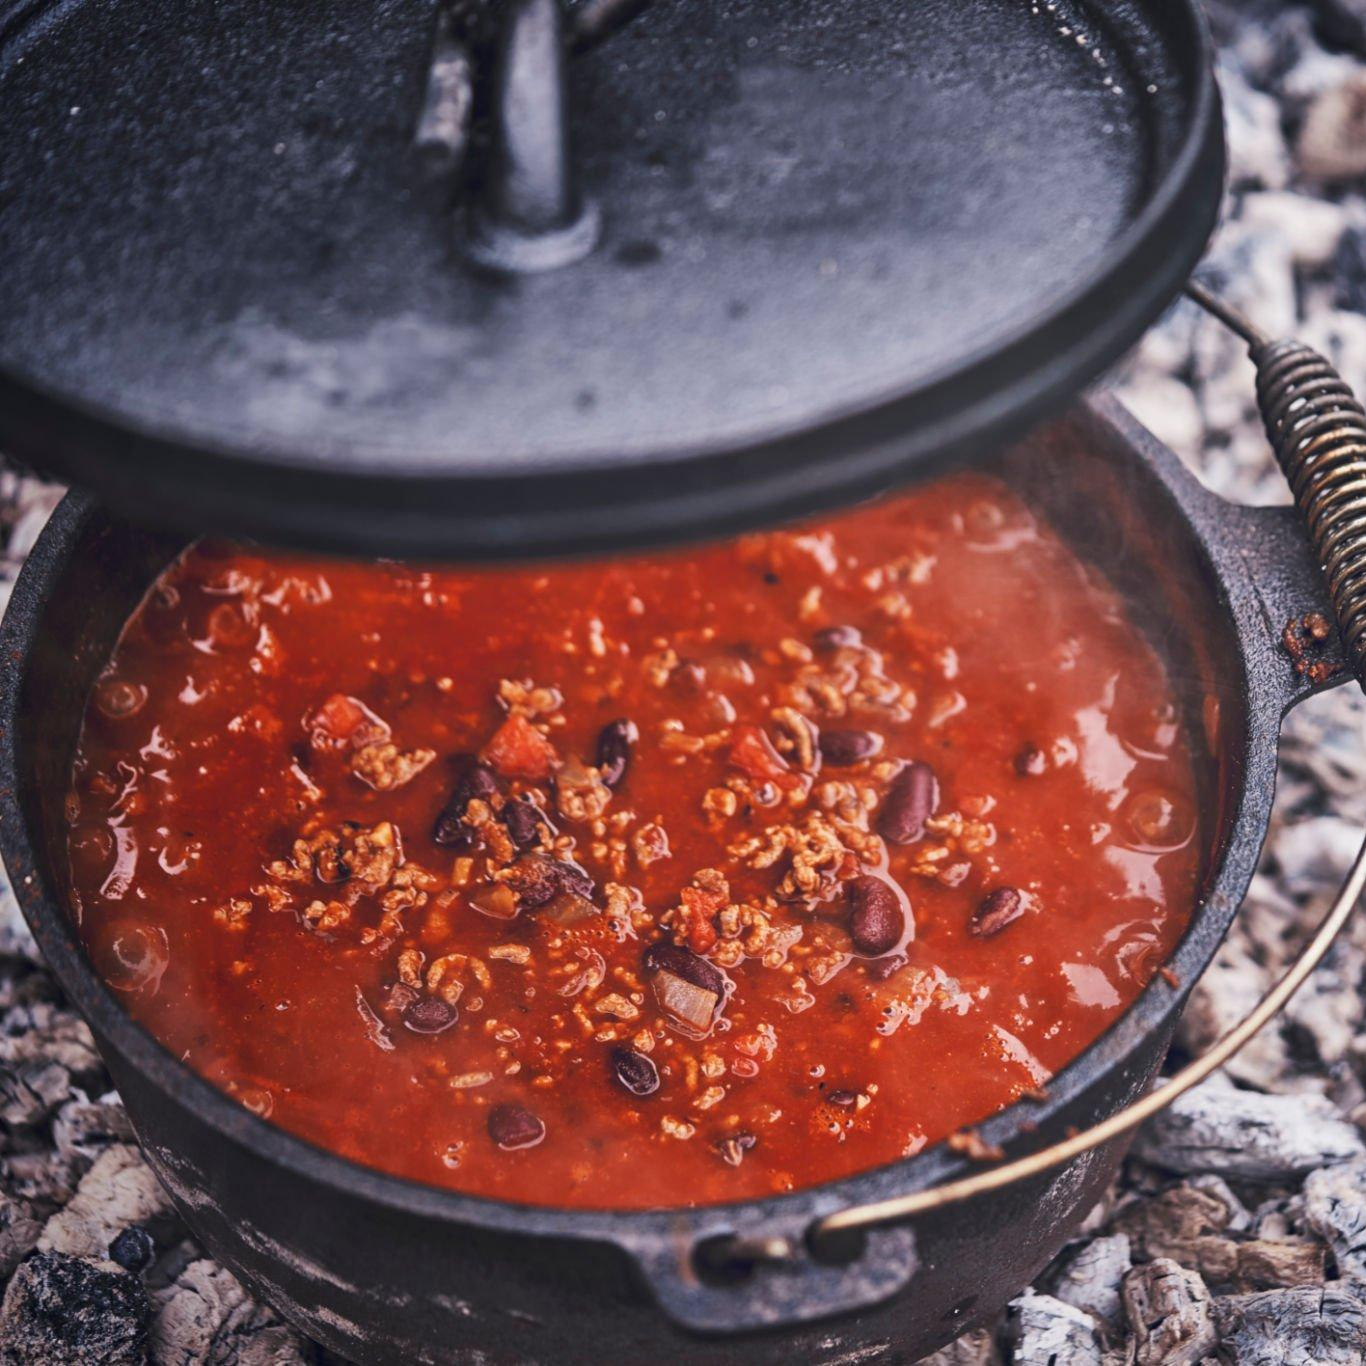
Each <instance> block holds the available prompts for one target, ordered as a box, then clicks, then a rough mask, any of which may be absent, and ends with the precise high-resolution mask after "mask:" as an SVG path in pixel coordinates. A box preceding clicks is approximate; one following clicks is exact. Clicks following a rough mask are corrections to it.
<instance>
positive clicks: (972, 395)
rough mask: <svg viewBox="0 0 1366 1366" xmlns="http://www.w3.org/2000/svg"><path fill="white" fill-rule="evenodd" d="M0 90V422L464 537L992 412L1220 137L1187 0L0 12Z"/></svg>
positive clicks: (912, 451)
mask: <svg viewBox="0 0 1366 1366" xmlns="http://www.w3.org/2000/svg"><path fill="white" fill-rule="evenodd" d="M636 10H642V11H643V12H641V13H639V14H638V15H635V17H633V18H632V19H631V22H630V23H629V24H625V25H624V26H621V21H623V20H624V19H626V18H628V17H631V15H632V14H633V12H634V11H636ZM614 30H615V31H614ZM0 105H3V107H4V108H5V110H6V117H5V119H4V122H3V126H0V261H3V262H4V263H5V266H4V269H3V270H0V441H4V442H7V443H8V444H9V445H10V447H11V449H13V450H15V451H17V452H18V453H20V454H22V455H23V456H24V457H25V458H28V459H30V460H32V461H33V462H34V463H37V464H39V465H41V466H43V467H45V468H48V469H50V470H53V471H55V472H57V473H59V474H61V475H63V476H64V477H67V478H70V479H74V480H77V481H80V482H84V483H87V484H89V485H91V486H92V487H94V488H95V489H96V490H98V491H99V492H100V493H101V494H102V496H104V497H106V498H107V499H109V501H110V502H111V503H113V504H115V505H116V506H117V507H118V508H119V509H120V510H122V511H125V512H128V513H132V514H134V515H138V516H141V517H142V518H143V519H144V520H152V521H158V522H165V523H169V524H175V525H177V526H180V527H184V528H192V529H197V528H207V529H214V530H225V531H231V532H237V533H249V534H255V535H261V536H264V537H267V538H271V539H279V540H285V541H291V542H295V543H299V544H306V545H312V546H314V547H317V548H322V549H333V550H346V551H360V552H376V553H395V552H402V553H406V554H441V555H451V554H455V555H461V556H470V557H480V556H506V555H516V554H525V553H564V552H567V551H579V550H587V549H598V548H606V547H611V546H617V545H627V544H640V543H643V542H646V541H653V540H659V539H667V538H677V537H685V536H694V535H706V534H714V533H716V532H720V531H723V530H731V529H735V528H738V527H741V526H745V525H749V524H753V523H755V522H759V521H765V520H775V519H777V518H780V517H786V516H791V515H795V514H797V513H803V512H808V511H811V510H814V509H817V508H820V507H823V506H828V505H830V504H832V503H836V502H840V501H847V500H849V499H852V498H855V497H859V496H863V495H865V494H867V493H869V492H872V491H874V490H876V489H878V488H881V487H885V486H886V485H887V484H888V483H889V482H892V481H894V480H896V479H897V478H898V477H904V475H905V474H906V473H907V472H908V471H909V470H910V469H911V468H912V467H913V466H918V465H923V464H925V463H926V462H933V461H939V462H943V461H947V460H949V459H953V458H958V457H962V456H963V455H964V454H966V453H969V452H970V451H971V449H972V448H973V447H974V445H975V444H977V443H980V442H982V441H985V440H987V439H994V438H997V437H1000V436H1001V435H1003V434H1005V433H1007V432H1008V431H1010V430H1012V429H1018V428H1019V427H1020V426H1022V425H1023V424H1024V423H1026V422H1027V421H1029V420H1031V419H1033V418H1035V417H1037V416H1038V415H1039V414H1040V413H1041V412H1043V411H1044V410H1045V409H1046V408H1047V407H1048V406H1050V405H1054V404H1057V403H1058V402H1059V401H1061V400H1062V399H1064V398H1066V397H1067V396H1069V395H1071V394H1073V393H1075V392H1076V390H1077V389H1078V388H1079V387H1081V386H1082V385H1084V384H1085V383H1086V382H1087V381H1089V380H1090V379H1092V378H1093V377H1094V376H1095V375H1096V374H1097V373H1098V372H1099V371H1100V370H1101V369H1102V368H1103V367H1104V366H1105V365H1107V364H1108V363H1110V362H1111V361H1113V360H1114V359H1115V358H1116V357H1117V356H1118V355H1119V354H1121V353H1122V351H1123V350H1124V349H1125V348H1126V347H1127V346H1129V345H1130V344H1131V343H1132V342H1133V341H1134V340H1135V339H1136V338H1137V337H1138V336H1139V335H1140V334H1141V332H1142V330H1143V329H1144V328H1145V327H1146V326H1147V325H1148V324H1149V323H1150V322H1151V321H1152V319H1153V318H1154V317H1155V316H1156V315H1157V314H1158V312H1160V310H1161V309H1162V308H1163V307H1164V306H1165V305H1166V304H1167V303H1168V302H1169V301H1170V300H1171V299H1172V298H1173V297H1174V295H1175V293H1176V291H1177V290H1178V289H1179V288H1180V285H1181V283H1182V281H1183V280H1184V278H1185V276H1186V275H1187V273H1188V272H1189V270H1190V268H1191V266H1192V265H1193V264H1194V262H1195V260H1196V259H1197V257H1198V255H1199V254H1200V252H1201V250H1202V249H1203V246H1204V243H1205V241H1206V238H1207V236H1208V233H1209V231H1210V229H1211V227H1212V224H1213V220H1214V216H1215V213H1216V209H1217V202H1218V197H1219V193H1220V185H1221V173H1222V156H1223V144H1222V133H1221V129H1220V126H1219V117H1218V108H1217V96H1216V95H1215V92H1214V86H1213V81H1212V78H1211V74H1210V59H1209V51H1208V44H1207V36H1206V34H1205V31H1204V28H1203V26H1202V24H1201V21H1200V20H1199V18H1198V16H1197V15H1196V13H1195V11H1194V8H1193V0H1181V2H1180V3H1171V2H1170V0H1168V2H1165V3H1163V2H1160V0H1111V3H1106V4H1095V3H1077V2H1075V0H1052V3H1047V2H1046V0H1038V3H1035V4H1031V3H1029V0H918V2H917V3H915V4H909V3H892V2H890V0H839V2H838V3H835V0H712V2H711V3H700V2H699V0H693V2H692V3H682V0H654V3H653V4H649V5H648V6H647V5H644V3H643V0H582V3H580V4H579V6H578V7H577V8H570V9H568V10H567V12H565V13H562V12H561V10H560V9H559V8H558V7H557V6H556V4H555V2H554V0H498V3H496V4H495V3H481V0H450V3H449V4H448V5H446V6H443V7H440V8H437V7H434V6H433V5H432V4H431V3H430V0H429V2H428V3H425V4H424V3H413V0H332V3H329V4H328V5H326V6H315V5H279V4H276V3H274V0H185V3H182V4H177V5H165V4H161V3H155V2H154V0H61V3H57V2H56V0H52V2H51V3H49V0H0Z"/></svg>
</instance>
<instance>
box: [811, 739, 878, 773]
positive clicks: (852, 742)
mask: <svg viewBox="0 0 1366 1366" xmlns="http://www.w3.org/2000/svg"><path fill="white" fill-rule="evenodd" d="M820 747H821V758H822V759H824V760H825V762H826V763H827V764H830V765H832V766H833V767H835V768H848V767H849V766H850V765H851V764H861V763H862V762H863V761H864V760H865V759H871V758H872V757H873V755H875V754H877V753H878V752H879V751H880V750H881V749H882V736H880V735H877V734H874V732H873V731H871V730H823V731H821V735H820Z"/></svg>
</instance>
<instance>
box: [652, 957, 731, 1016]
mask: <svg viewBox="0 0 1366 1366" xmlns="http://www.w3.org/2000/svg"><path fill="white" fill-rule="evenodd" d="M654 988H655V998H656V999H657V1000H658V1001H659V1004H660V1006H661V1007H662V1008H663V1009H664V1010H666V1011H668V1013H669V1014H670V1015H672V1016H673V1017H674V1019H676V1020H679V1021H681V1022H682V1023H683V1024H685V1025H690V1026H691V1027H692V1028H693V1029H700V1030H703V1031H705V1030H708V1029H710V1028H711V1021H712V1016H713V1015H714V1014H715V1013H716V1007H717V1004H718V1003H719V1002H720V1000H721V998H720V997H719V996H718V995H717V994H716V993H715V992H714V991H707V990H706V988H705V987H698V986H694V985H693V984H692V983H691V982H685V981H684V980H683V978H681V977H679V976H677V975H676V974H675V973H672V972H668V971H667V970H663V969H661V970H660V971H659V972H657V973H656V974H655V979H654Z"/></svg>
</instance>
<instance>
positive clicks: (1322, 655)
mask: <svg viewBox="0 0 1366 1366" xmlns="http://www.w3.org/2000/svg"><path fill="white" fill-rule="evenodd" d="M1336 640H1337V632H1336V631H1335V630H1334V629H1333V623H1332V622H1330V621H1329V620H1328V618H1327V617H1325V616H1324V615H1323V613H1322V612H1306V613H1305V614H1304V615H1303V616H1302V617H1291V618H1290V620H1289V621H1287V622H1286V623H1285V626H1284V627H1283V628H1282V630H1281V648H1282V649H1283V650H1284V651H1285V652H1286V654H1287V655H1289V656H1290V663H1291V665H1292V666H1293V667H1294V670H1295V672H1296V673H1297V674H1298V675H1299V676H1300V677H1301V678H1307V679H1308V680H1309V682H1311V683H1313V684H1315V685H1318V684H1323V683H1327V682H1329V681H1330V680H1332V679H1333V678H1334V677H1336V676H1337V675H1338V674H1340V673H1341V672H1342V671H1343V668H1344V665H1343V663H1342V660H1341V659H1338V658H1336V656H1335V654H1334V653H1333V646H1334V644H1335V642H1336Z"/></svg>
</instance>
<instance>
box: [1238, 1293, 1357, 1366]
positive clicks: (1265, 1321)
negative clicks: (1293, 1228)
mask: <svg viewBox="0 0 1366 1366" xmlns="http://www.w3.org/2000/svg"><path fill="white" fill-rule="evenodd" d="M1214 1318H1215V1322H1216V1324H1217V1325H1218V1331H1219V1340H1220V1341H1219V1360H1220V1361H1221V1362H1226V1363H1228V1366H1362V1363H1363V1361H1366V1302H1363V1301H1362V1300H1360V1299H1358V1298H1357V1297H1356V1296H1355V1295H1353V1294H1350V1293H1348V1292H1347V1291H1345V1290H1338V1289H1334V1288H1331V1287H1329V1288H1325V1289H1319V1288H1317V1287H1314V1288H1309V1287H1301V1288H1299V1289H1295V1290H1268V1291H1264V1292H1262V1293H1261V1294H1259V1295H1230V1296H1228V1297H1226V1298H1224V1299H1220V1300H1217V1301H1216V1302H1215V1305H1214Z"/></svg>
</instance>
